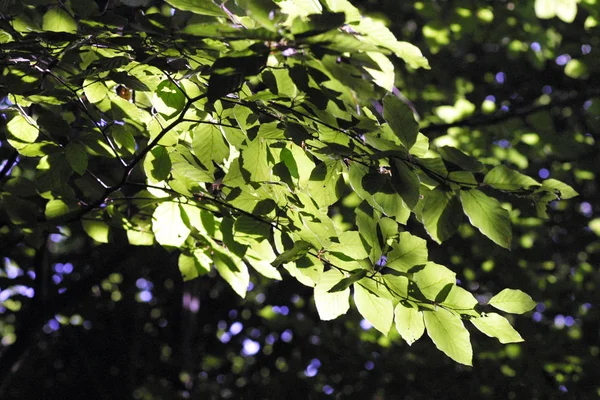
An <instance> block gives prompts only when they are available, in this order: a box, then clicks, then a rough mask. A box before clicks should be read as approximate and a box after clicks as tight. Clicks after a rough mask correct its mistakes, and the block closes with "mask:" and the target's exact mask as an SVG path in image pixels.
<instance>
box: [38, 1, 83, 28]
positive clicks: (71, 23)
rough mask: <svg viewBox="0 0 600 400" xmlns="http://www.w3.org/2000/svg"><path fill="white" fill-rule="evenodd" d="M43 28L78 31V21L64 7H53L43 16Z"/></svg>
mask: <svg viewBox="0 0 600 400" xmlns="http://www.w3.org/2000/svg"><path fill="white" fill-rule="evenodd" d="M42 29H43V30H45V31H50V32H67V33H76V32H77V22H75V20H74V19H73V18H72V17H71V16H70V15H69V13H67V12H66V11H65V10H63V9H62V8H58V7H53V8H51V9H49V10H48V11H46V13H45V14H44V16H43V18H42Z"/></svg>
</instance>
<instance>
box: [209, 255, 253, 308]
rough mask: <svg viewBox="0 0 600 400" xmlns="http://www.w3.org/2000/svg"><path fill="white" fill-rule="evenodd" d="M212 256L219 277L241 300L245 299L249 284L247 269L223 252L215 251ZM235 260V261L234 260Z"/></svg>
mask: <svg viewBox="0 0 600 400" xmlns="http://www.w3.org/2000/svg"><path fill="white" fill-rule="evenodd" d="M213 250H215V253H214V254H213V261H214V264H215V268H216V269H217V271H218V272H219V275H221V277H222V278H223V279H225V281H226V282H227V283H229V285H230V286H231V288H232V289H233V290H234V291H235V292H236V293H237V294H238V295H239V296H240V297H241V298H242V299H243V298H245V297H246V292H247V291H248V285H249V284H250V275H249V274H248V267H246V264H244V263H243V262H242V261H241V260H239V259H237V257H233V255H232V254H230V253H228V252H225V250H221V249H216V248H214V247H213ZM234 258H235V260H234Z"/></svg>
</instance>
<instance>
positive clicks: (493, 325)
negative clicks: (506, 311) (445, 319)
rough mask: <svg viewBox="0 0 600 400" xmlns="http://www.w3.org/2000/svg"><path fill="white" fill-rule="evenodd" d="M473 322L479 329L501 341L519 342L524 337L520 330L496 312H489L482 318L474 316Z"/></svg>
mask: <svg viewBox="0 0 600 400" xmlns="http://www.w3.org/2000/svg"><path fill="white" fill-rule="evenodd" d="M471 322H472V323H473V325H475V327H476V328H477V329H479V330H480V331H481V332H483V333H485V334H486V335H488V336H489V337H495V338H497V339H498V340H499V341H500V343H518V342H522V341H523V338H522V337H521V335H519V332H517V331H516V330H515V328H513V327H512V326H511V325H510V322H508V320H507V319H506V318H504V317H503V316H501V315H499V314H496V313H488V314H485V315H484V316H482V317H481V318H473V319H471Z"/></svg>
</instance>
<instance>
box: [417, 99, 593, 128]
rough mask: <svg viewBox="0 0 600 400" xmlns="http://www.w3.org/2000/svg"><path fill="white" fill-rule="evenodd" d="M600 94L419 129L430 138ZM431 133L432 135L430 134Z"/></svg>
mask: <svg viewBox="0 0 600 400" xmlns="http://www.w3.org/2000/svg"><path fill="white" fill-rule="evenodd" d="M595 96H600V89H599V88H594V89H591V90H589V91H586V92H584V93H577V94H575V95H570V96H567V97H565V98H563V99H560V100H556V101H551V102H550V103H548V104H541V105H533V104H530V105H528V106H525V107H521V108H517V109H515V110H514V111H509V112H506V113H501V114H500V113H497V114H494V115H490V116H481V115H480V116H476V117H473V118H467V119H463V120H460V121H455V122H451V123H448V124H430V125H427V126H424V127H422V128H421V129H420V131H421V132H422V133H424V134H427V136H428V137H429V138H430V139H431V138H432V137H437V136H439V135H442V134H443V133H444V132H445V131H446V130H448V129H450V128H461V127H469V128H470V127H475V126H484V125H493V124H497V123H499V122H503V121H506V120H509V119H513V118H523V117H526V116H528V115H531V114H535V113H536V112H539V111H544V110H550V109H552V108H554V107H567V106H575V105H578V104H580V103H583V102H585V101H586V100H589V99H590V98H591V97H595ZM432 134H433V135H432Z"/></svg>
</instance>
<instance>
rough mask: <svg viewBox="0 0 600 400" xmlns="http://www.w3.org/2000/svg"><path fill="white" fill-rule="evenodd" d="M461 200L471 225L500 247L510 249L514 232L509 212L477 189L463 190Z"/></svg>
mask: <svg viewBox="0 0 600 400" xmlns="http://www.w3.org/2000/svg"><path fill="white" fill-rule="evenodd" d="M460 200H461V202H462V205H463V210H464V212H465V214H466V215H467V217H469V221H470V222H471V225H473V226H475V227H476V228H477V229H479V231H480V232H481V233H483V234H484V235H485V236H487V237H489V238H490V239H492V241H494V242H495V243H496V244H498V245H499V246H502V247H505V248H507V249H510V242H511V239H512V230H511V226H510V216H509V214H508V211H507V210H505V209H504V208H502V206H501V205H500V202H499V201H498V200H496V199H494V198H491V197H488V196H486V195H485V194H483V193H482V192H481V191H479V190H477V189H473V190H461V192H460Z"/></svg>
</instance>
